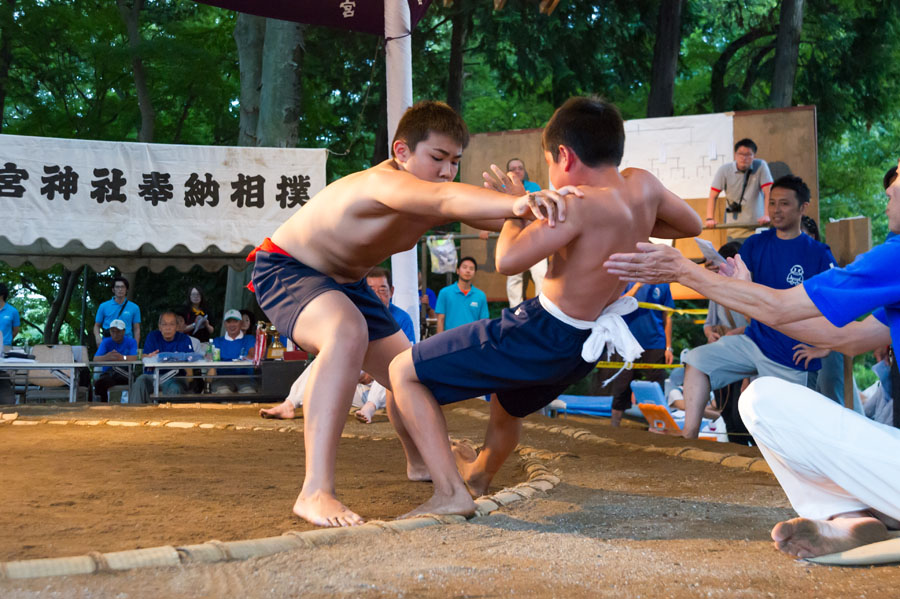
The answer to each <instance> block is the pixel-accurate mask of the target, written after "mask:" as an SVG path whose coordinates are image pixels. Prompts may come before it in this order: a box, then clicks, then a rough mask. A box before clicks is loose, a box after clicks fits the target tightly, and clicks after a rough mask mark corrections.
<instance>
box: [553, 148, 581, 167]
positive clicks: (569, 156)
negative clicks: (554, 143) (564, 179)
mask: <svg viewBox="0 0 900 599" xmlns="http://www.w3.org/2000/svg"><path fill="white" fill-rule="evenodd" d="M577 160H578V156H576V155H575V151H574V150H572V148H570V147H569V146H562V145H561V146H559V160H558V161H557V162H558V163H559V166H561V167H562V169H563V172H565V173H567V172H569V171H570V170H572V167H573V166H575V162H576V161H577Z"/></svg>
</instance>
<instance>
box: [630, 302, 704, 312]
mask: <svg viewBox="0 0 900 599" xmlns="http://www.w3.org/2000/svg"><path fill="white" fill-rule="evenodd" d="M638 307H640V308H646V309H647V310H659V311H661V312H674V313H676V314H706V313H707V312H709V310H707V309H706V308H681V309H679V308H670V307H669V306H663V305H662V304H651V303H650V302H638Z"/></svg>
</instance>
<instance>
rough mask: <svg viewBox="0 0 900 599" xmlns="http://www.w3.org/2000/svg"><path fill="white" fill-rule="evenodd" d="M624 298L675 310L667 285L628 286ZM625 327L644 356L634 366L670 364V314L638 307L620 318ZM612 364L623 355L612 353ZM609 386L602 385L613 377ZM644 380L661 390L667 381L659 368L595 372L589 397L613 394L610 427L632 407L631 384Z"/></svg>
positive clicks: (664, 372) (672, 356)
mask: <svg viewBox="0 0 900 599" xmlns="http://www.w3.org/2000/svg"><path fill="white" fill-rule="evenodd" d="M623 295H630V296H633V297H634V298H635V299H636V300H637V301H639V302H646V303H651V304H659V305H662V306H667V307H669V308H674V307H675V301H674V300H673V299H672V292H671V290H670V289H669V284H668V283H663V284H661V285H643V284H641V283H630V284H629V285H628V287H626V288H625V292H624V293H623ZM622 318H623V319H624V320H625V323H626V324H627V325H628V328H629V330H631V334H632V335H634V338H635V339H637V341H638V343H640V344H641V347H643V348H644V353H643V354H641V357H640V358H638V359H637V360H635V361H634V362H635V364H639V363H643V364H671V363H672V361H673V359H674V354H673V353H672V313H671V312H663V311H661V310H650V309H649V308H638V309H637V310H635V311H634V312H632V313H630V314H626V315H624V316H623V317H622ZM610 361H611V362H619V361H622V356H620V355H618V354H613V355H612V356H610ZM617 372H618V376H616V377H615V378H614V379H613V380H611V381H610V382H609V384H604V383H605V382H606V381H607V380H608V379H609V378H610V377H612V376H613V375H615V374H616V373H617ZM637 379H644V380H647V381H653V382H655V383H659V386H660V391H661V390H662V389H663V384H664V383H665V381H666V371H665V370H662V369H640V370H637V369H636V370H630V369H626V370H623V371H621V372H619V369H618V368H598V369H596V370H594V373H593V377H592V379H591V394H592V395H612V396H613V403H612V417H611V419H610V424H611V425H612V426H619V423H620V422H621V421H622V416H623V415H624V413H625V410H627V409H628V408H630V407H631V381H633V380H637Z"/></svg>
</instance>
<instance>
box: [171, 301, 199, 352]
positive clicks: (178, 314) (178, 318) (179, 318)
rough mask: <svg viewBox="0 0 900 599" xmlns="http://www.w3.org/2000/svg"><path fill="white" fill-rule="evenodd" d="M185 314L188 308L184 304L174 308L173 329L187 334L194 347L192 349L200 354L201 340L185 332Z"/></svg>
mask: <svg viewBox="0 0 900 599" xmlns="http://www.w3.org/2000/svg"><path fill="white" fill-rule="evenodd" d="M187 315H188V310H187V308H186V307H185V306H181V307H179V308H178V309H177V310H175V330H176V331H178V332H179V333H184V334H185V335H187V336H188V339H190V340H191V346H192V347H193V348H194V351H195V352H197V353H200V354H202V353H203V351H202V350H203V344H202V342H201V341H200V340H199V339H197V338H196V337H194V336H192V335H190V334H189V333H188V332H187Z"/></svg>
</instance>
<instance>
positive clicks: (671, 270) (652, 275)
mask: <svg viewBox="0 0 900 599" xmlns="http://www.w3.org/2000/svg"><path fill="white" fill-rule="evenodd" d="M637 250H638V251H637V252H632V253H617V254H613V255H611V256H610V257H609V258H608V259H607V260H606V262H604V263H603V267H604V268H605V269H606V270H607V272H609V274H611V275H617V276H618V277H619V279H621V280H623V281H636V282H640V283H650V284H654V285H655V284H659V283H670V282H672V281H677V280H678V277H679V276H680V275H681V274H682V272H683V271H684V268H685V267H686V266H689V265H693V262H691V261H690V260H688V259H687V258H685V257H684V256H682V255H681V252H679V251H678V250H676V249H675V248H673V247H669V246H667V245H661V244H655V243H638V244H637Z"/></svg>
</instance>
